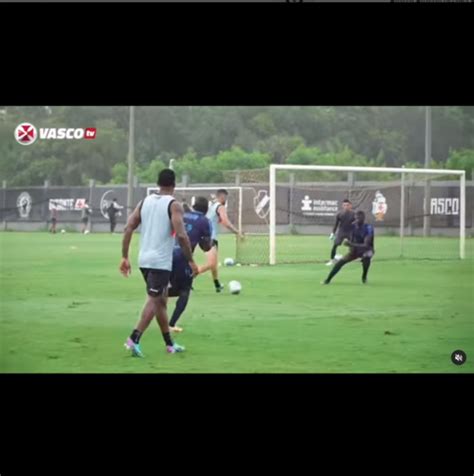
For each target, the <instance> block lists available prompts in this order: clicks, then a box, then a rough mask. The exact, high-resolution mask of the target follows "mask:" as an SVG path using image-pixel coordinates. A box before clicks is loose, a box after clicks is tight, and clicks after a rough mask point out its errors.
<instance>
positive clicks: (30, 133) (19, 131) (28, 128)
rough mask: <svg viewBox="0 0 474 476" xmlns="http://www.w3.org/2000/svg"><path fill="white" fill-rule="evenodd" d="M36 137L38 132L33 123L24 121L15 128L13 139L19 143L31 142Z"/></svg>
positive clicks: (28, 143)
mask: <svg viewBox="0 0 474 476" xmlns="http://www.w3.org/2000/svg"><path fill="white" fill-rule="evenodd" d="M37 138H38V132H37V130H36V127H35V126H34V125H33V124H29V123H27V122H25V123H23V124H20V125H19V126H18V127H17V128H16V129H15V139H16V140H17V142H19V143H20V144H21V145H30V144H33V142H35V141H36V139H37Z"/></svg>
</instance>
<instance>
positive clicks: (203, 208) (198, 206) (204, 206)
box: [193, 197, 209, 214]
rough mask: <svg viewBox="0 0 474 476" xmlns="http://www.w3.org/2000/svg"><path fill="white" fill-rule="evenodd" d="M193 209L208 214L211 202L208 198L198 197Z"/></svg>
mask: <svg viewBox="0 0 474 476" xmlns="http://www.w3.org/2000/svg"><path fill="white" fill-rule="evenodd" d="M193 208H194V210H196V211H197V212H201V213H204V214H206V213H207V210H208V209H209V200H208V199H207V198H206V197H196V200H195V201H194V206H193Z"/></svg>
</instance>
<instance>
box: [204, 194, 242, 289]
mask: <svg viewBox="0 0 474 476" xmlns="http://www.w3.org/2000/svg"><path fill="white" fill-rule="evenodd" d="M228 195H229V193H228V192H227V190H225V189H223V188H221V189H219V190H217V192H216V199H215V201H214V202H213V203H212V204H211V205H210V206H209V211H208V212H207V218H208V219H209V221H210V222H211V239H212V248H211V249H210V251H208V252H207V253H206V255H207V264H205V265H204V266H201V267H200V268H199V273H205V272H206V271H208V270H211V273H212V279H213V280H214V286H215V288H216V292H218V293H220V292H221V291H222V289H224V287H223V286H222V285H221V283H220V282H219V273H218V268H217V267H218V259H219V256H218V248H219V242H218V239H217V238H218V233H219V226H220V225H222V226H225V227H226V228H227V229H228V230H230V231H232V232H233V233H235V234H236V235H237V236H239V238H240V239H242V238H243V234H242V233H240V232H239V230H237V228H235V226H234V225H233V224H232V223H231V222H230V220H229V217H228V216H227V209H226V207H225V205H226V202H227V197H228Z"/></svg>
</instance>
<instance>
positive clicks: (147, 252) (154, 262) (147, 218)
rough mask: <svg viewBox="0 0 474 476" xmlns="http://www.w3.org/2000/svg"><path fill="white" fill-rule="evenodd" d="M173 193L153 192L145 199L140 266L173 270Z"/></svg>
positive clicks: (142, 216) (139, 256) (141, 214)
mask: <svg viewBox="0 0 474 476" xmlns="http://www.w3.org/2000/svg"><path fill="white" fill-rule="evenodd" d="M174 201H175V199H174V197H173V196H171V195H158V194H156V193H153V194H151V195H149V196H148V197H146V198H145V199H144V200H143V204H142V208H141V212H140V216H141V234H140V252H139V254H138V265H139V267H140V268H152V269H163V270H167V271H171V267H172V263H173V247H174V233H173V227H172V225H171V218H170V216H171V214H170V205H171V203H172V202H174Z"/></svg>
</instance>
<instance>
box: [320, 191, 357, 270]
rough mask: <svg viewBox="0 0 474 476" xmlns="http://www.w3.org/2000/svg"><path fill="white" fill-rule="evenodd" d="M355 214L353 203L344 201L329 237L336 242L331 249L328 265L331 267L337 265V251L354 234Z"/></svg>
mask: <svg viewBox="0 0 474 476" xmlns="http://www.w3.org/2000/svg"><path fill="white" fill-rule="evenodd" d="M354 218H355V215H354V212H353V211H352V203H351V201H350V200H348V199H347V198H345V199H344V200H343V201H342V210H341V211H340V212H339V213H338V214H337V215H336V223H335V224H334V228H333V229H332V233H331V234H330V235H329V239H330V240H334V245H333V247H332V249H331V259H330V260H329V261H328V262H327V263H326V265H327V266H331V265H332V264H334V263H336V261H337V260H336V259H335V258H336V250H337V247H338V246H340V245H341V244H342V242H343V241H344V240H345V239H349V238H350V236H351V233H352V224H353V223H354Z"/></svg>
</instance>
